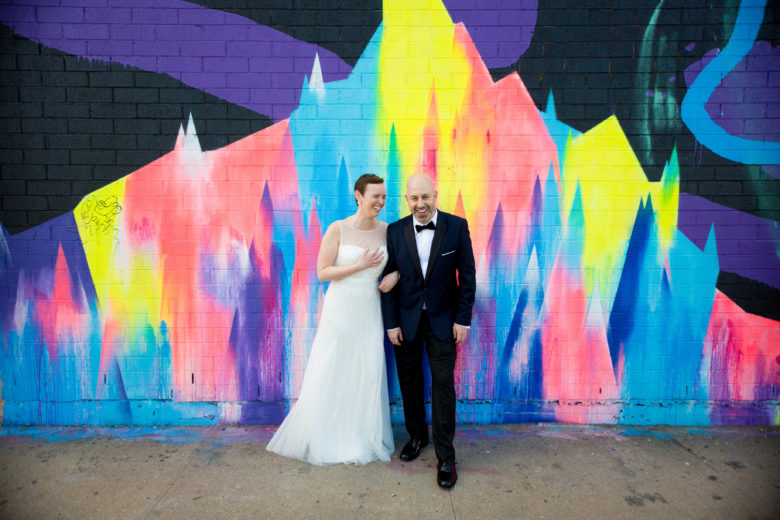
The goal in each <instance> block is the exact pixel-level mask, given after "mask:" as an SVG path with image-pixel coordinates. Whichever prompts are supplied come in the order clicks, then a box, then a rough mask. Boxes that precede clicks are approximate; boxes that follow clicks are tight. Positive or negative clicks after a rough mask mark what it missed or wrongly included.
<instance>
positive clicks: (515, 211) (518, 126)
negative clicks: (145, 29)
mask: <svg viewBox="0 0 780 520" xmlns="http://www.w3.org/2000/svg"><path fill="white" fill-rule="evenodd" d="M424 3H425V4H426V5H425V8H421V5H420V2H419V1H417V2H410V1H407V0H394V1H390V0H388V1H386V2H385V10H384V19H383V22H382V24H381V25H380V27H379V28H378V29H377V31H376V33H375V34H374V36H373V38H372V39H371V41H370V42H369V44H368V46H367V47H366V49H365V50H364V52H363V54H362V56H361V57H360V59H359V60H358V61H357V63H356V64H355V66H354V67H353V68H351V70H345V69H340V68H339V67H340V65H338V63H337V61H338V60H337V58H334V57H333V56H330V55H326V54H325V53H322V52H321V51H316V52H317V54H315V53H311V54H310V56H309V58H308V60H309V63H310V66H311V72H310V73H309V74H308V75H307V76H306V77H305V79H304V80H303V82H302V86H301V88H300V93H299V96H298V98H297V99H296V101H297V104H295V108H294V110H292V112H291V113H290V114H289V117H286V114H285V117H276V118H275V119H277V120H278V122H276V123H275V124H274V125H272V126H270V127H268V128H266V129H264V130H262V131H260V132H257V133H254V134H252V135H250V136H248V137H245V138H243V139H241V140H238V141H236V142H234V143H232V144H230V145H228V146H225V147H223V148H220V149H218V150H213V151H203V150H202V149H201V147H200V143H199V141H198V136H197V134H196V132H195V124H194V122H193V121H192V120H190V122H189V123H188V124H187V126H186V128H182V129H181V131H180V133H179V137H178V140H177V142H176V145H175V148H174V149H173V150H172V151H171V152H170V153H169V154H167V155H165V156H164V157H162V158H160V159H159V160H157V161H155V162H153V163H151V164H148V165H147V166H144V167H143V168H141V169H139V170H138V171H136V172H134V173H132V174H131V175H128V176H127V177H124V178H122V179H121V180H119V181H116V182H114V183H112V184H110V185H108V186H105V187H103V188H101V189H99V190H97V191H95V192H94V193H92V194H91V195H89V196H88V197H86V198H85V199H84V200H82V201H81V203H80V204H79V206H78V207H77V208H76V209H75V210H74V211H73V212H72V213H69V214H67V215H63V216H61V217H58V218H57V219H54V220H52V221H50V222H48V223H46V224H43V225H41V226H38V227H36V228H33V229H31V230H29V231H26V232H23V233H19V234H16V235H12V236H9V235H7V234H5V233H4V234H3V237H2V242H0V246H1V247H0V258H1V259H2V260H1V261H0V268H1V270H0V290H2V293H0V295H1V296H0V327H1V330H0V332H1V333H2V348H3V351H2V357H0V379H1V380H2V387H1V388H2V399H3V400H4V405H3V424H25V423H37V424H81V423H87V424H171V423H173V424H210V423H233V422H243V423H247V422H261V423H262V422H267V423H272V422H277V421H279V420H280V419H281V417H282V416H283V414H284V412H285V411H286V409H287V407H288V406H289V404H290V402H291V401H292V400H294V399H295V397H296V396H297V393H298V391H299V389H300V384H301V379H302V374H303V369H304V367H305V364H306V360H307V358H308V349H309V346H310V344H311V341H312V338H313V334H314V331H315V328H316V323H317V319H318V311H319V306H320V303H321V300H322V295H323V294H324V291H325V290H326V288H327V286H326V284H322V283H320V282H318V281H317V279H316V276H315V263H316V255H317V250H318V247H319V240H320V236H321V234H322V232H323V230H324V228H325V227H326V226H327V224H328V223H330V222H332V221H333V220H335V219H339V218H343V217H346V216H347V215H349V214H351V212H352V211H353V209H354V205H353V200H352V196H351V188H350V187H351V185H352V183H353V182H354V180H355V179H356V178H357V176H359V175H360V174H361V173H364V172H366V171H371V172H375V173H378V174H380V175H382V176H383V177H385V179H386V182H387V186H388V193H389V195H390V197H389V199H388V200H389V202H388V204H387V206H386V210H385V213H384V214H383V216H382V217H383V218H384V219H385V220H388V221H392V220H394V219H397V218H399V217H401V216H403V215H405V211H406V210H405V204H404V202H403V198H402V194H403V190H404V188H403V186H404V182H405V179H406V178H407V177H408V176H409V175H411V174H412V173H415V172H418V171H423V172H426V173H428V174H430V175H431V176H432V177H434V178H435V179H436V181H437V184H438V189H439V205H440V207H441V208H442V209H443V210H445V211H450V212H454V213H456V214H458V215H461V216H464V217H465V218H467V219H468V220H469V223H470V229H471V233H472V239H473V242H474V251H475V255H476V257H477V265H478V293H477V303H476V306H475V317H474V325H473V327H472V331H471V333H470V335H469V339H468V341H467V343H464V344H462V345H461V346H460V347H459V355H458V363H457V367H456V386H457V392H458V397H459V403H458V414H459V420H461V421H463V422H477V423H485V422H515V421H518V422H525V421H564V422H578V423H624V424H658V423H663V424H690V425H709V424H718V425H720V424H780V402H779V401H778V399H779V398H780V323H778V322H776V321H773V320H770V319H767V318H762V317H758V316H755V315H751V314H749V313H747V312H745V311H744V310H742V309H741V308H740V307H739V306H737V305H736V304H734V303H733V302H732V301H731V300H729V299H728V298H727V297H726V296H724V295H723V294H722V293H721V292H720V291H718V290H717V289H716V286H715V284H716V280H717V277H718V273H719V270H720V262H719V255H718V240H719V238H720V237H719V235H718V230H717V228H716V227H715V226H710V227H709V228H708V229H707V231H706V237H705V238H704V239H703V240H702V241H701V242H702V243H701V244H700V246H697V244H696V243H694V242H693V241H692V240H691V239H689V238H688V237H687V236H686V235H684V234H683V233H682V232H681V231H680V226H679V225H678V220H679V218H680V217H679V215H680V203H681V197H680V189H679V183H680V172H679V164H678V157H677V152H676V150H675V151H673V152H672V153H671V154H670V156H669V157H668V160H667V162H666V166H665V168H664V171H663V177H662V178H661V180H660V181H658V182H650V181H649V180H648V178H647V175H646V173H645V172H644V171H643V168H642V165H641V163H640V161H639V160H638V159H637V156H636V154H635V152H634V150H633V149H632V147H631V145H630V143H629V140H628V139H627V137H626V134H625V133H624V131H623V128H622V127H621V123H620V121H619V120H618V118H617V117H615V116H612V117H609V118H607V119H605V120H604V121H602V122H601V123H600V124H598V125H596V126H594V127H593V128H588V129H575V128H572V127H571V126H569V125H567V124H565V123H563V122H562V121H560V120H558V118H557V115H556V110H555V102H554V93H551V95H550V98H549V101H548V102H547V106H546V107H545V110H544V111H540V110H538V108H537V107H536V105H535V104H534V102H533V100H532V99H531V97H530V95H529V93H528V91H527V89H526V87H525V86H524V84H523V82H522V80H521V79H520V77H519V76H518V75H517V74H516V73H513V74H510V75H508V76H506V77H504V78H503V79H501V80H499V81H494V80H493V78H492V76H491V73H490V70H489V69H488V68H487V66H486V65H485V61H484V60H483V58H482V56H481V54H480V48H479V47H478V46H477V45H476V44H475V40H474V38H473V37H472V35H471V32H470V31H469V27H468V26H467V25H464V24H463V23H454V22H453V19H452V17H451V15H450V14H449V12H448V11H447V9H446V8H445V6H444V5H443V4H442V3H441V2H439V1H436V0H430V1H429V2H424ZM193 9H195V8H193ZM199 9H200V8H198V9H195V10H196V11H198V12H200V11H199ZM204 12H205V11H204ZM747 23H753V24H755V22H747ZM758 23H760V21H759V22H758ZM754 38H755V36H754ZM290 48H291V47H290ZM305 50H306V51H307V52H310V51H312V49H308V48H306V49H305ZM101 56H102V55H101ZM300 59H301V58H299V57H296V58H295V60H296V61H300ZM155 63H156V64H158V65H159V64H160V63H161V62H160V61H156V62H155ZM166 63H167V62H166ZM326 63H330V65H327V66H326V65H325V64H326ZM334 63H336V65H333V64H334ZM337 65H338V66H337ZM334 67H335V68H334ZM334 70H336V71H337V72H338V73H340V74H342V75H341V76H338V75H336V76H329V74H330V72H329V71H334ZM709 75H710V73H709V72H707V69H706V68H705V69H704V71H703V72H702V73H700V74H699V77H703V78H705V79H706V78H707V77H709ZM182 77H184V76H182ZM192 78H193V81H200V80H205V76H193V77H192ZM241 81H243V80H241ZM694 85H695V83H694ZM220 88H222V87H220ZM224 88H226V89H228V90H230V89H231V87H230V86H224ZM215 92H216V91H215ZM226 92H227V91H226ZM231 92H232V91H231ZM228 94H229V93H226V94H225V95H228ZM705 102H706V99H705V100H701V102H700V103H699V106H704V103H705ZM258 103H260V104H262V101H258ZM282 105H283V104H282ZM252 106H255V105H252ZM257 106H259V105H257ZM279 110H282V109H279ZM685 118H686V115H685V113H684V114H683V119H684V120H686V121H688V120H687V119H685ZM689 124H690V123H689ZM756 153H757V154H758V156H757V157H755V158H752V159H751V161H750V162H753V163H756V164H775V163H776V160H775V159H776V158H775V157H774V155H773V154H774V151H773V149H771V147H770V148H767V149H766V150H765V154H764V152H760V151H759V152H756ZM762 154H763V155H762ZM751 157H752V156H751ZM767 229H768V231H767V232H768V233H772V228H771V227H769V228H767ZM774 229H775V230H776V225H775V226H774ZM767 247H769V251H768V252H766V254H767V255H768V256H771V255H772V254H774V255H775V257H777V246H776V244H775V245H774V246H772V245H769V246H767ZM775 261H777V258H775ZM776 273H777V271H772V272H771V273H769V277H770V278H771V277H773V276H774V277H776V276H777V274H776ZM389 348H390V347H389V346H388V365H389V371H390V372H391V378H390V385H391V396H393V397H394V398H395V399H394V404H393V405H392V407H393V415H394V418H395V420H400V419H401V417H402V416H401V413H400V409H399V408H400V398H399V397H400V394H399V392H398V389H397V384H396V383H395V381H394V367H393V364H392V356H391V355H390V351H389Z"/></svg>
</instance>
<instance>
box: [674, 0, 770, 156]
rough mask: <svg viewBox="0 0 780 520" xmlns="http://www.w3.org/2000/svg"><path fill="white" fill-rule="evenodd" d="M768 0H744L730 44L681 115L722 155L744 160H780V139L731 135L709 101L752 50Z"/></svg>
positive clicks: (698, 82)
mask: <svg viewBox="0 0 780 520" xmlns="http://www.w3.org/2000/svg"><path fill="white" fill-rule="evenodd" d="M765 6H766V0H742V4H741V5H740V7H739V12H738V13H737V21H736V23H735V25H734V31H733V32H732V34H731V38H729V42H728V44H727V45H726V47H725V48H724V49H723V51H721V52H720V53H719V54H718V55H717V56H715V58H713V59H712V61H710V62H709V63H708V64H707V66H706V67H704V70H702V71H701V72H700V73H699V75H698V76H697V77H696V79H695V80H694V82H693V84H692V85H691V86H690V87H689V88H688V92H687V93H686V94H685V97H684V98H683V101H682V106H681V112H680V115H681V117H682V120H683V121H684V122H685V124H686V125H687V126H688V128H689V129H690V130H691V133H693V135H694V136H696V139H698V141H699V142H700V143H701V144H703V145H704V146H706V147H707V148H709V149H710V150H712V151H713V152H715V153H717V154H718V155H720V156H722V157H725V158H727V159H731V160H732V161H736V162H741V163H744V164H780V143H778V142H771V141H759V140H751V139H745V138H743V137H737V136H733V135H730V134H729V133H727V132H726V130H724V129H723V128H722V127H720V126H718V125H717V124H716V123H715V122H714V121H713V120H712V118H711V117H710V115H709V114H708V113H707V110H706V104H707V101H709V99H710V96H712V93H713V92H714V91H715V88H716V87H717V86H718V85H719V84H720V82H721V81H722V80H723V78H724V77H725V76H726V75H727V74H728V73H730V72H731V71H732V70H733V69H734V67H736V66H737V65H738V64H739V62H740V61H742V59H743V58H744V57H745V56H746V55H747V53H748V52H750V49H751V48H752V47H753V43H754V42H755V41H756V36H758V30H759V29H760V28H761V23H762V21H763V19H764V7H765Z"/></svg>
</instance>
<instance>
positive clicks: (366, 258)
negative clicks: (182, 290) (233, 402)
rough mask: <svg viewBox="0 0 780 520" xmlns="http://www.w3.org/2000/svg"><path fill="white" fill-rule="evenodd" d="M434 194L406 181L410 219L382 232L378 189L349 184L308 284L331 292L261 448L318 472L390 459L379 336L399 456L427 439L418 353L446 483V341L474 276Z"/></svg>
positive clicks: (452, 342)
mask: <svg viewBox="0 0 780 520" xmlns="http://www.w3.org/2000/svg"><path fill="white" fill-rule="evenodd" d="M437 195H438V194H437V191H436V187H435V186H434V183H433V180H432V179H431V178H430V177H428V176H427V175H424V174H415V175H412V176H411V177H409V180H408V181H407V184H406V202H407V204H408V205H409V210H410V211H411V215H409V216H408V217H405V218H402V219H401V220H399V221H397V222H394V223H392V224H390V225H388V224H386V223H384V222H381V221H379V220H377V217H378V215H379V212H380V211H381V209H382V207H384V205H385V198H386V191H385V186H384V181H383V180H382V178H381V177H377V176H375V175H371V174H364V175H362V176H360V178H358V180H357V182H356V183H355V199H356V201H357V212H356V213H355V214H354V215H352V216H350V217H347V218H346V219H344V220H340V221H336V222H334V223H333V224H331V225H330V226H329V227H328V230H327V231H326V232H325V235H324V236H323V239H322V244H321V246H320V251H319V256H318V259H317V276H318V277H319V279H320V280H321V281H330V282H331V284H330V286H329V288H328V290H327V293H326V295H325V299H324V303H323V306H322V312H321V315H320V322H319V327H318V329H317V334H316V336H315V338H314V342H313V344H312V348H311V354H310V356H309V361H308V364H307V366H306V372H305V375H304V378H303V386H302V387H301V393H300V396H299V398H298V401H297V402H296V403H295V405H294V406H293V408H292V409H291V410H290V413H289V414H288V415H287V418H286V419H285V420H284V422H283V423H282V425H281V426H280V427H279V429H278V430H277V432H276V434H275V435H274V436H273V438H272V439H271V442H270V443H269V444H268V450H270V451H273V452H276V453H278V454H280V455H284V456H286V457H291V458H295V459H300V460H304V461H307V462H310V463H312V464H317V465H323V464H337V463H355V464H365V463H368V462H371V461H373V460H377V459H378V460H383V461H388V460H390V455H391V454H392V453H393V452H394V451H395V444H394V442H393V433H392V429H391V427H390V409H389V398H388V390H387V372H386V367H385V357H384V356H385V354H384V334H385V332H386V333H387V335H388V337H389V338H390V341H391V342H392V343H393V345H395V346H394V350H395V361H396V368H397V370H398V380H399V383H400V386H401V395H402V398H403V406H404V419H405V421H406V430H407V432H408V433H409V435H410V440H409V441H408V442H407V443H406V445H405V446H404V447H403V448H402V449H401V453H400V455H399V457H400V458H401V460H404V461H407V462H409V461H412V460H414V459H416V458H417V456H418V455H419V454H420V451H421V450H422V449H423V448H424V447H425V446H426V445H427V444H428V442H429V435H428V425H427V424H426V420H425V404H424V395H423V381H424V376H423V365H422V360H423V349H425V351H426V353H427V355H428V364H429V366H430V370H431V418H432V421H431V422H432V430H433V444H434V448H435V451H436V458H437V461H438V462H437V465H436V470H437V482H438V484H439V486H441V487H442V488H445V489H449V488H452V486H454V485H455V482H456V481H457V478H458V477H457V472H456V469H455V450H454V448H453V445H452V442H453V438H454V436H455V376H454V370H455V359H456V353H457V352H456V344H458V343H461V342H462V341H463V340H465V339H466V335H467V334H468V327H469V325H470V324H471V310H472V307H473V305H474V295H475V291H476V273H475V263H474V253H473V251H472V246H471V238H470V236H469V230H468V224H467V222H466V220H464V219H462V218H460V217H457V216H455V215H451V214H448V213H444V212H442V211H438V210H437V208H436V201H437ZM380 278H381V282H380V283H379V291H378V290H377V280H379V279H380ZM380 291H381V292H380ZM380 294H381V296H380Z"/></svg>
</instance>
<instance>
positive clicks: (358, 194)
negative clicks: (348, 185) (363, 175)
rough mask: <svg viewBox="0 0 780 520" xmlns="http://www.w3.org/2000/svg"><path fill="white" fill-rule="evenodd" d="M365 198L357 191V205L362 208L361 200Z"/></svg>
mask: <svg viewBox="0 0 780 520" xmlns="http://www.w3.org/2000/svg"><path fill="white" fill-rule="evenodd" d="M362 198H363V195H361V193H360V192H359V191H358V190H355V204H357V205H358V206H360V199H362Z"/></svg>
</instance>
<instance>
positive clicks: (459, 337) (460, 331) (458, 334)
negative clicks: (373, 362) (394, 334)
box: [391, 323, 469, 345]
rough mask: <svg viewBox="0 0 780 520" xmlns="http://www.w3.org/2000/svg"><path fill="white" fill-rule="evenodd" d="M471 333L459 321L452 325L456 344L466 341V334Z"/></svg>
mask: <svg viewBox="0 0 780 520" xmlns="http://www.w3.org/2000/svg"><path fill="white" fill-rule="evenodd" d="M468 333H469V329H468V328H466V327H464V326H462V325H458V324H457V323H456V324H455V325H453V326H452V335H453V336H454V337H455V344H456V345H460V344H461V343H463V342H464V341H466V336H467V335H468ZM391 341H392V340H391Z"/></svg>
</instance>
